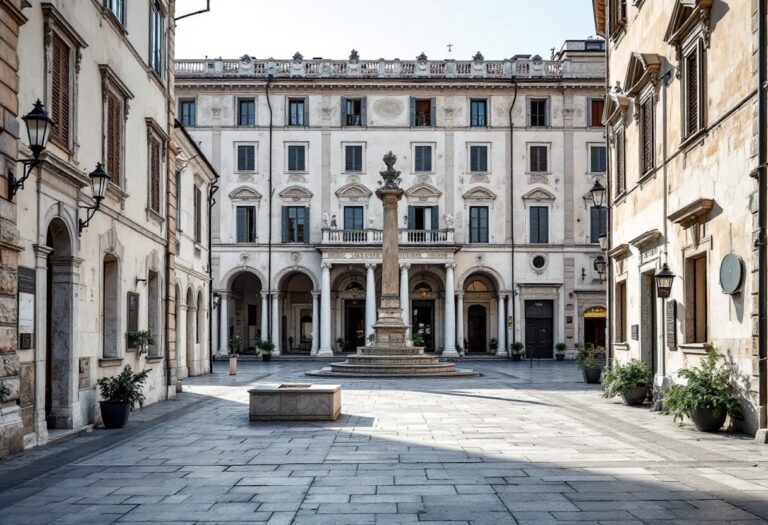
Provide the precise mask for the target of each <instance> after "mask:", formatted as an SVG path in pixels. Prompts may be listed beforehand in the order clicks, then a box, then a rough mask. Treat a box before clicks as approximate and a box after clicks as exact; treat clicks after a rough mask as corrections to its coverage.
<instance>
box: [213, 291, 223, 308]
mask: <svg viewBox="0 0 768 525" xmlns="http://www.w3.org/2000/svg"><path fill="white" fill-rule="evenodd" d="M220 303H221V294H220V293H219V292H213V309H214V310H215V309H216V308H218V307H219V304H220Z"/></svg>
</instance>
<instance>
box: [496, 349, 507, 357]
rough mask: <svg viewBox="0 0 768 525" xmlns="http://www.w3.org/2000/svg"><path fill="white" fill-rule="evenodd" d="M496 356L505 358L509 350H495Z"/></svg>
mask: <svg viewBox="0 0 768 525" xmlns="http://www.w3.org/2000/svg"><path fill="white" fill-rule="evenodd" d="M496 357H504V358H507V357H509V352H507V351H506V350H499V351H498V352H496Z"/></svg>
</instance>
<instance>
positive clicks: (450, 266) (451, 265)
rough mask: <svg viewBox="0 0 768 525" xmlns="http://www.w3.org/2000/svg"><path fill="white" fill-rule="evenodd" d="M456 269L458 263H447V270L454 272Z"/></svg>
mask: <svg viewBox="0 0 768 525" xmlns="http://www.w3.org/2000/svg"><path fill="white" fill-rule="evenodd" d="M455 268H456V263H445V269H446V270H454V269H455Z"/></svg>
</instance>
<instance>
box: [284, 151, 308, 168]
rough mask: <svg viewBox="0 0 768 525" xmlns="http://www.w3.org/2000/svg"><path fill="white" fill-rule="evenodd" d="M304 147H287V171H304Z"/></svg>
mask: <svg viewBox="0 0 768 525" xmlns="http://www.w3.org/2000/svg"><path fill="white" fill-rule="evenodd" d="M305 152H306V148H305V147H304V146H288V171H306V163H305V160H306V159H305Z"/></svg>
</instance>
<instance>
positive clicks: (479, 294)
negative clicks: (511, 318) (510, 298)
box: [460, 273, 504, 354]
mask: <svg viewBox="0 0 768 525" xmlns="http://www.w3.org/2000/svg"><path fill="white" fill-rule="evenodd" d="M497 298H498V287H497V284H496V282H495V281H494V280H493V278H491V277H490V276H488V275H485V274H483V273H475V274H472V275H470V276H469V277H468V278H467V279H466V280H465V282H464V308H466V317H465V318H466V320H467V321H466V322H467V328H466V332H465V339H464V341H463V342H460V344H461V345H462V346H463V347H464V348H465V349H466V352H467V353H470V354H480V353H488V352H492V351H493V349H491V343H492V341H491V338H490V337H489V334H491V333H495V330H492V327H493V326H494V323H493V319H492V318H491V317H492V315H493V312H494V311H495V308H497V306H498V300H497ZM496 315H497V316H498V315H504V312H501V313H499V312H496Z"/></svg>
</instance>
